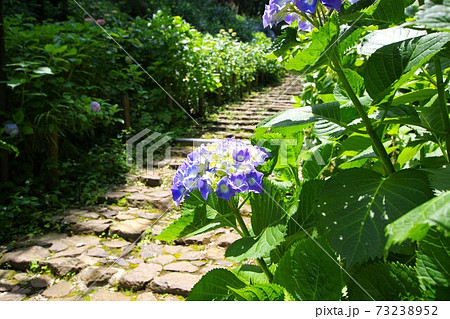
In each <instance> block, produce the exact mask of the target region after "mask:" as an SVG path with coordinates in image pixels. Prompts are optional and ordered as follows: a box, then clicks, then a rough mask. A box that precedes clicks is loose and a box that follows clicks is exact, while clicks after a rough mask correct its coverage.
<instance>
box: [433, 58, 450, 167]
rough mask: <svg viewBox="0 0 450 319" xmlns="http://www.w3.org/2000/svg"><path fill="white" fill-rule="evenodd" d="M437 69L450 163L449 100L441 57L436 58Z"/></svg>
mask: <svg viewBox="0 0 450 319" xmlns="http://www.w3.org/2000/svg"><path fill="white" fill-rule="evenodd" d="M434 65H435V69H436V84H437V89H438V97H439V107H440V109H441V116H442V122H443V123H444V134H445V146H446V149H447V161H450V121H449V119H448V108H447V102H446V101H447V99H446V97H445V88H444V79H443V77H442V66H441V60H440V58H439V55H436V56H435V57H434Z"/></svg>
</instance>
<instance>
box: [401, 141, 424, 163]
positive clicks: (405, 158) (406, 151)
mask: <svg viewBox="0 0 450 319" xmlns="http://www.w3.org/2000/svg"><path fill="white" fill-rule="evenodd" d="M426 143H427V141H420V140H418V141H413V142H410V143H408V145H406V146H405V148H403V150H402V151H401V152H400V154H399V155H398V158H397V163H399V164H400V167H403V166H404V165H405V164H406V163H408V162H409V161H410V160H412V159H413V158H414V157H415V156H416V155H417V153H418V152H419V151H420V150H421V149H422V148H423V147H424V146H425V144H426Z"/></svg>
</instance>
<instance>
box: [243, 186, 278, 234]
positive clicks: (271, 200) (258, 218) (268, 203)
mask: <svg viewBox="0 0 450 319" xmlns="http://www.w3.org/2000/svg"><path fill="white" fill-rule="evenodd" d="M279 198H281V194H280V192H279V191H278V189H277V187H276V186H275V185H274V184H273V183H272V182H271V181H270V180H268V179H264V182H263V192H262V194H251V196H250V205H251V207H252V218H251V222H252V229H253V232H254V234H255V235H256V236H258V235H260V234H261V233H262V232H263V231H264V229H266V227H268V226H273V225H276V224H278V223H279V222H280V221H281V220H282V219H283V218H284V216H285V215H286V214H285V212H284V210H283V207H282V206H280V203H279V202H278V199H279Z"/></svg>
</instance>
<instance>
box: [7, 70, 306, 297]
mask: <svg viewBox="0 0 450 319" xmlns="http://www.w3.org/2000/svg"><path fill="white" fill-rule="evenodd" d="M292 81H293V79H292V78H291V77H288V78H286V79H285V81H284V82H283V83H282V84H281V85H280V86H277V87H274V88H271V89H269V90H266V91H264V92H261V93H256V94H252V95H251V96H250V97H249V98H247V99H246V100H245V101H244V102H243V103H241V104H239V105H237V106H231V107H228V108H226V110H225V111H224V112H223V113H221V114H220V115H219V116H218V117H216V118H215V119H213V120H211V125H210V132H211V133H209V135H208V134H206V133H205V134H204V135H203V137H214V138H215V137H226V136H236V137H238V138H245V137H249V136H250V134H251V133H250V132H251V131H252V130H253V129H254V127H255V124H256V122H257V121H258V120H260V119H259V117H260V116H261V117H262V118H264V117H267V116H269V115H271V114H273V113H275V112H277V111H279V110H281V109H285V108H287V107H290V106H291V103H290V102H289V99H290V94H295V93H298V92H295V91H293V90H292V89H289V83H292ZM283 92H285V94H284V95H282V96H281V97H279V95H280V94H281V93H283ZM272 103H273V104H272ZM191 150H192V149H189V148H188V147H181V148H179V149H176V154H177V156H178V157H177V158H175V159H174V160H172V161H171V162H170V163H166V164H167V165H165V166H163V167H160V168H158V169H155V173H154V174H150V175H148V174H142V175H133V174H129V175H128V176H127V180H128V183H127V184H126V185H118V186H117V187H116V188H115V189H111V191H109V192H108V193H106V194H104V195H103V196H102V197H101V198H100V199H99V204H98V205H95V206H91V207H88V208H82V209H70V210H67V211H65V212H64V213H63V214H60V215H58V216H56V217H55V219H57V221H59V222H60V223H62V224H66V225H67V226H68V227H70V230H71V231H70V233H69V234H57V233H51V234H46V235H44V236H35V237H33V236H31V237H28V238H26V239H24V240H21V241H16V242H11V243H10V244H8V245H5V246H0V268H1V269H0V301H15V300H37V301H40V300H93V301H100V300H109V301H122V300H123V301H132V300H136V301H155V300H183V299H184V298H185V297H186V296H187V295H188V294H189V291H190V290H191V289H192V287H193V286H194V285H195V283H196V282H197V281H198V280H199V279H200V278H201V276H202V275H203V274H205V273H207V272H208V271H210V270H211V269H214V268H230V267H233V263H232V262H230V261H228V260H226V259H225V257H224V254H225V250H226V247H228V246H229V245H230V244H231V243H233V242H234V241H235V240H237V239H238V238H239V235H238V234H237V233H236V232H235V231H233V230H230V229H218V230H216V231H213V232H209V233H206V234H202V235H198V236H195V237H191V238H184V239H182V240H179V241H176V242H173V243H164V242H160V241H157V240H154V239H152V237H153V236H154V235H157V234H159V233H160V232H161V231H162V229H164V228H165V227H166V226H167V225H169V224H170V223H171V222H172V221H174V220H176V219H177V218H178V217H179V211H178V210H177V209H175V207H174V206H173V204H172V201H171V194H170V191H169V189H170V186H171V180H172V178H173V175H174V173H175V169H176V167H177V165H178V164H179V163H181V162H182V161H183V160H184V158H185V156H186V154H187V153H188V152H190V151H191ZM246 208H247V211H248V212H250V210H249V207H246ZM245 221H246V222H247V223H250V221H249V218H248V217H247V218H245Z"/></svg>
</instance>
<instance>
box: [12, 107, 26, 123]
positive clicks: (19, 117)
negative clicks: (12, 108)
mask: <svg viewBox="0 0 450 319" xmlns="http://www.w3.org/2000/svg"><path fill="white" fill-rule="evenodd" d="M24 119H25V114H24V113H23V111H22V109H20V110H18V111H17V112H16V114H14V115H13V120H14V122H15V123H16V124H21V123H22V122H23V120H24Z"/></svg>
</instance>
